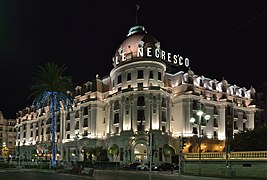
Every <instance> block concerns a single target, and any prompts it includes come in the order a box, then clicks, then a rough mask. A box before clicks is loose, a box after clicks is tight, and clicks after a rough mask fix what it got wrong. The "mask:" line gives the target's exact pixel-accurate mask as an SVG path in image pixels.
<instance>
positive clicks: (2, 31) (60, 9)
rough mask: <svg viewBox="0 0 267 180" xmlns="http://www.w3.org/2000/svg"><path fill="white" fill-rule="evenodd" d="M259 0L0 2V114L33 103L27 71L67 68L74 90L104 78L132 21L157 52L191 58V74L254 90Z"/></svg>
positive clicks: (260, 73) (264, 36) (260, 40)
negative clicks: (151, 38)
mask: <svg viewBox="0 0 267 180" xmlns="http://www.w3.org/2000/svg"><path fill="white" fill-rule="evenodd" d="M258 2H259V1H250V2H249V3H248V2H244V1H241V0H238V1H235V2H233V1H227V2H225V1H211V0H209V1H201V2H199V1H198V2H197V3H196V2H193V1H186V2H185V1H168V0H165V1H154V0H153V1H152V0H146V1H145V2H143V1H140V2H139V1H134V0H129V1H125V0H124V1H122V0H121V1H119V0H117V1H116V0H114V1H108V0H107V1H103V0H97V1H91V0H87V1H86V0H83V1H81V0H77V1H60V0H56V1H41V0H37V1H36V0H35V1H21V0H17V1H14V0H6V1H5V0H2V1H0V62H1V64H0V80H1V81H0V83H1V86H0V89H1V93H0V111H2V112H3V114H4V117H5V118H15V117H16V113H17V112H18V111H19V110H22V109H23V108H25V107H26V106H29V105H31V102H32V99H27V97H28V95H29V89H28V87H29V86H30V85H31V78H32V72H33V71H36V68H37V66H38V65H43V64H44V63H45V62H48V61H55V62H56V63H57V64H59V65H62V64H65V65H67V66H68V70H67V71H66V75H71V76H72V77H73V82H74V84H75V85H82V84H83V83H86V82H87V81H91V80H93V79H94V78H95V75H96V74H99V76H100V77H103V76H106V75H109V73H110V71H111V69H112V68H113V66H112V57H113V56H114V54H115V51H116V49H117V47H118V46H119V45H120V43H121V42H122V41H123V40H124V39H125V38H126V35H127V33H128V30H129V29H130V27H131V26H133V25H134V23H135V15H136V4H139V6H140V8H139V10H138V13H137V15H138V23H139V24H140V25H144V27H145V29H146V30H147V32H148V33H150V34H152V35H153V36H155V37H156V38H157V39H158V40H159V41H160V43H161V48H162V49H163V50H166V51H169V52H172V53H173V54H181V55H182V56H184V57H188V58H189V59H190V67H191V69H192V70H193V71H194V72H195V74H197V75H203V76H205V77H208V78H211V79H217V80H218V81H221V80H222V78H223V77H224V78H225V79H226V80H227V81H228V83H229V84H236V85H237V86H240V87H246V88H247V89H249V88H250V86H251V85H252V86H253V87H255V89H256V91H257V92H259V91H260V85H261V83H262V81H264V80H267V68H266V67H267V66H265V63H266V62H265V61H266V60H267V55H266V53H267V49H266V47H267V45H266V43H267V8H266V6H264V4H260V3H258Z"/></svg>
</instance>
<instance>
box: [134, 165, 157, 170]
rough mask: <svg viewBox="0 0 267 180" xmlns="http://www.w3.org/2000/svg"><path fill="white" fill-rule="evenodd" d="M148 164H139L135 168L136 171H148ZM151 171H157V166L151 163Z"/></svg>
mask: <svg viewBox="0 0 267 180" xmlns="http://www.w3.org/2000/svg"><path fill="white" fill-rule="evenodd" d="M149 167H150V164H149V163H145V164H140V165H138V166H137V167H136V169H137V170H144V171H146V170H149ZM151 170H152V171H158V165H156V164H155V163H151Z"/></svg>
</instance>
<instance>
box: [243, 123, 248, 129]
mask: <svg viewBox="0 0 267 180" xmlns="http://www.w3.org/2000/svg"><path fill="white" fill-rule="evenodd" d="M246 129H247V127H246V123H245V122H244V123H243V130H246Z"/></svg>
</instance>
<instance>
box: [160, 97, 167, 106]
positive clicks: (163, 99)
mask: <svg viewBox="0 0 267 180" xmlns="http://www.w3.org/2000/svg"><path fill="white" fill-rule="evenodd" d="M161 106H162V107H166V99H165V98H162V100H161Z"/></svg>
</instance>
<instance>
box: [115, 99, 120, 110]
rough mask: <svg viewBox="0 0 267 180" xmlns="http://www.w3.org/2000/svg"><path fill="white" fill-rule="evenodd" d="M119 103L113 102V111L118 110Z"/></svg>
mask: <svg viewBox="0 0 267 180" xmlns="http://www.w3.org/2000/svg"><path fill="white" fill-rule="evenodd" d="M119 107H120V106H119V101H118V100H116V101H115V102H114V110H117V109H119Z"/></svg>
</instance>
